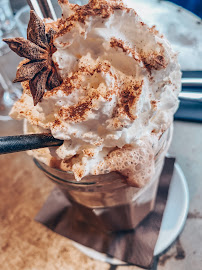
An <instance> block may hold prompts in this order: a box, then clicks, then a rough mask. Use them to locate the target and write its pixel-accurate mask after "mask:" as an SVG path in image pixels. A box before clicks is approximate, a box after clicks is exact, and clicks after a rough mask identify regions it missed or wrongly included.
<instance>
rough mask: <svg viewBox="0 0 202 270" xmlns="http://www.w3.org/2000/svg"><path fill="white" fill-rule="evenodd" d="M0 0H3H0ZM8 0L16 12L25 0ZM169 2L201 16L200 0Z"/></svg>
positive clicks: (174, 0)
mask: <svg viewBox="0 0 202 270" xmlns="http://www.w3.org/2000/svg"><path fill="white" fill-rule="evenodd" d="M0 1H3V0H0ZM10 1H11V6H12V8H13V11H14V13H16V12H17V10H18V9H19V8H21V7H23V6H24V5H26V0H10ZM160 1H161V0H159V2H160ZM52 2H53V3H54V2H57V0H53V1H52ZM80 2H86V1H85V0H83V1H82V0H81V1H80ZM171 2H173V3H175V4H178V5H180V6H182V7H184V8H186V9H188V10H190V11H192V12H193V13H195V14H196V15H198V16H199V17H201V18H202V1H201V0H172V1H171Z"/></svg>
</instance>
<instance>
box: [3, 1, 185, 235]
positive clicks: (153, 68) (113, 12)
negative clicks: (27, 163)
mask: <svg viewBox="0 0 202 270" xmlns="http://www.w3.org/2000/svg"><path fill="white" fill-rule="evenodd" d="M125 2H127V1H125ZM125 2H124V3H125ZM124 3H123V1H120V0H111V1H109V0H108V1H106V0H101V1H100V0H99V1H98V0H91V1H89V3H88V4H87V5H84V6H79V5H74V4H70V3H69V2H68V1H67V0H59V4H60V5H61V8H62V13H63V15H62V18H61V19H58V20H57V21H56V22H53V21H51V20H48V19H46V20H45V21H44V23H45V26H43V25H44V23H43V22H42V21H40V19H39V18H38V17H37V16H36V15H35V14H34V13H33V12H32V13H31V20H30V24H29V26H28V39H29V40H30V42H32V43H35V44H37V46H38V47H37V48H38V49H37V48H35V46H34V45H33V44H31V45H32V48H31V50H32V52H37V53H36V55H37V57H36V58H37V59H36V58H35V59H34V57H33V56H30V55H29V56H27V55H26V54H25V53H24V54H23V55H22V52H21V51H20V53H21V56H24V57H25V58H28V59H29V60H30V61H29V62H28V60H24V61H23V62H22V63H21V64H20V66H19V68H18V72H17V79H16V81H23V82H22V86H23V90H24V92H23V95H22V97H21V99H20V100H19V101H17V102H16V103H15V105H14V107H13V109H12V111H11V116H12V117H13V118H15V119H26V120H25V132H26V133H43V132H51V133H52V135H53V136H54V137H55V138H58V139H61V140H64V143H63V145H62V146H60V147H54V148H44V149H40V150H33V151H29V154H30V155H32V156H33V157H34V158H35V162H36V164H37V166H38V167H39V168H41V169H42V170H43V171H44V172H45V173H46V175H47V176H48V177H49V178H51V179H52V180H53V181H55V182H57V183H58V184H59V186H60V188H61V189H62V190H63V191H64V192H65V194H66V195H67V196H68V198H69V199H70V200H71V201H73V202H74V203H77V204H79V205H81V206H84V208H85V210H84V212H85V211H87V212H88V214H89V213H90V215H91V217H92V220H93V222H94V224H95V223H96V222H97V223H99V224H101V225H102V228H103V229H104V230H107V231H116V230H127V229H131V228H134V227H135V226H136V225H137V224H138V223H139V222H140V221H141V220H142V219H143V218H144V217H145V216H146V215H147V214H148V213H149V212H150V211H151V210H152V208H153V206H154V201H155V196H156V190H157V186H158V180H159V176H160V173H161V170H162V166H163V163H164V157H165V154H166V152H167V150H168V148H169V145H170V141H171V138H172V126H173V115H174V113H175V112H176V110H177V108H178V94H179V92H180V88H181V72H180V66H179V64H178V60H177V55H176V53H175V52H174V51H173V50H172V48H171V46H170V44H169V42H168V41H167V40H166V38H165V37H164V36H163V35H161V34H160V33H159V32H158V31H157V30H156V29H155V27H152V28H149V27H148V26H147V25H146V24H145V23H144V22H142V20H141V18H140V17H139V16H138V15H137V13H136V12H135V11H134V10H133V9H131V8H129V7H127V5H126V4H124ZM39 26H40V27H39ZM34 27H35V30H33V28H34ZM43 27H44V29H45V30H44V31H46V35H45V37H44V33H42V32H40V31H42V30H41V29H42V28H43ZM36 30H37V31H38V32H37V33H33V31H35V32H36ZM35 36H36V37H37V38H35ZM41 40H42V41H43V42H41ZM8 43H9V42H8ZM44 44H45V45H44ZM9 45H10V46H11V47H12V44H11V42H10V44H9ZM15 46H16V45H15ZM17 46H18V45H17ZM20 46H21V47H20V48H22V47H23V46H22V44H21V45H20ZM24 47H26V46H24ZM24 47H23V48H24ZM15 51H16V52H17V53H18V54H19V50H17V49H16V48H15ZM44 59H45V60H44ZM22 66H23V67H22ZM28 74H29V75H28ZM30 74H31V75H30ZM25 75H26V76H25ZM23 76H24V77H23ZM30 82H31V83H30ZM88 222H90V220H89V221H88Z"/></svg>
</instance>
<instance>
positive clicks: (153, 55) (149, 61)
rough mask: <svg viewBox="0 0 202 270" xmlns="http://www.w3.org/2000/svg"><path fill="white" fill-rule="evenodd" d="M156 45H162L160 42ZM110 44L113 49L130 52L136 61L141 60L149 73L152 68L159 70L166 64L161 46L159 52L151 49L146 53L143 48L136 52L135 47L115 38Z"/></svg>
mask: <svg viewBox="0 0 202 270" xmlns="http://www.w3.org/2000/svg"><path fill="white" fill-rule="evenodd" d="M158 45H159V46H160V47H161V46H162V45H161V44H160V43H158ZM110 46H111V47H112V48H115V49H119V48H120V49H122V50H123V52H125V53H127V54H131V55H132V57H133V58H134V59H135V60H136V61H138V62H140V61H142V62H143V64H144V67H145V68H146V70H147V71H148V72H149V73H150V74H151V71H152V70H153V69H154V70H160V69H163V68H166V66H167V63H166V60H165V58H164V52H163V48H161V52H160V53H159V54H158V53H157V52H155V51H153V52H152V51H151V52H149V53H148V54H145V53H144V52H143V50H141V51H139V52H137V51H136V50H135V49H133V48H131V47H129V46H128V45H126V44H125V43H124V42H123V40H121V39H116V38H112V39H111V42H110Z"/></svg>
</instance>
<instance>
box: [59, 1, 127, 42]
mask: <svg viewBox="0 0 202 270" xmlns="http://www.w3.org/2000/svg"><path fill="white" fill-rule="evenodd" d="M58 2H59V3H60V4H68V1H66V0H59V1H58ZM69 7H70V8H71V9H72V11H73V12H74V14H73V15H71V16H69V18H67V19H66V20H63V21H61V27H60V26H59V30H60V31H59V32H58V34H57V35H56V37H59V36H61V35H63V34H65V33H66V32H68V31H70V30H71V28H72V27H74V22H80V23H84V24H85V20H86V18H87V17H89V16H100V17H101V18H103V19H104V18H108V17H109V16H110V15H111V14H112V13H114V11H115V10H118V9H120V10H126V11H127V12H129V11H130V10H131V9H129V8H127V7H125V6H124V4H123V2H122V1H121V0H111V1H106V0H99V1H98V0H91V1H89V3H88V4H86V5H83V6H79V5H72V4H69Z"/></svg>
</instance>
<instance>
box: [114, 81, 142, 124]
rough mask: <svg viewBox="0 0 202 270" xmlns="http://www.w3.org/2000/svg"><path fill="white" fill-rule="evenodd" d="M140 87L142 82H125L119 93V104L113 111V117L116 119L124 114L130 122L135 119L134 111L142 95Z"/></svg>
mask: <svg viewBox="0 0 202 270" xmlns="http://www.w3.org/2000/svg"><path fill="white" fill-rule="evenodd" d="M142 85H143V81H141V82H133V81H131V82H130V83H127V82H125V83H124V84H123V85H122V89H123V90H122V91H120V93H119V103H118V105H117V107H116V108H115V110H114V113H113V117H117V116H118V115H120V114H125V115H127V116H128V117H129V119H130V120H132V121H133V120H135V119H136V118H137V116H136V115H135V113H134V111H135V106H136V104H137V102H138V100H139V98H140V95H141V93H142Z"/></svg>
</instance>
